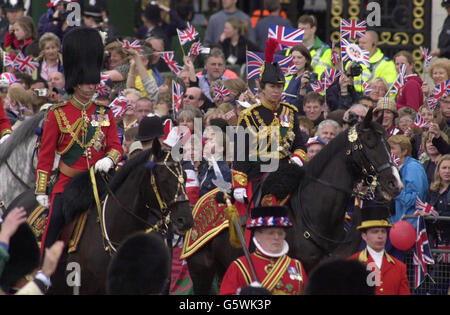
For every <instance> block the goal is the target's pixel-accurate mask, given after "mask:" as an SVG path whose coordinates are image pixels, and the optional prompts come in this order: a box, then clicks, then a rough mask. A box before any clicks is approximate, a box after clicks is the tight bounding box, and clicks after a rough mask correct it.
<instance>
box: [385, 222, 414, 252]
mask: <svg viewBox="0 0 450 315" xmlns="http://www.w3.org/2000/svg"><path fill="white" fill-rule="evenodd" d="M389 239H390V240H391V244H392V245H394V247H395V248H397V249H399V250H408V249H410V248H411V247H412V246H413V245H414V244H415V242H416V229H415V228H414V226H413V225H412V224H411V223H409V222H408V221H398V222H396V223H395V224H394V226H393V227H391V231H390V232H389Z"/></svg>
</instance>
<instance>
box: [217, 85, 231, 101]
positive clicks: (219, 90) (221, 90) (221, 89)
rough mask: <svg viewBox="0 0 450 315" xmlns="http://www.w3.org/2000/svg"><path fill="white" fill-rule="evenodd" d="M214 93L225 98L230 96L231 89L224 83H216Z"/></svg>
mask: <svg viewBox="0 0 450 315" xmlns="http://www.w3.org/2000/svg"><path fill="white" fill-rule="evenodd" d="M214 94H215V95H216V97H217V98H221V99H224V98H225V97H227V96H230V90H229V89H227V88H226V87H225V86H224V85H220V86H218V85H215V86H214Z"/></svg>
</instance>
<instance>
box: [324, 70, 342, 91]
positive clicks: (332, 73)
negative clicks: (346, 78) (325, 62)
mask: <svg viewBox="0 0 450 315" xmlns="http://www.w3.org/2000/svg"><path fill="white" fill-rule="evenodd" d="M324 74H325V76H324V77H325V89H329V88H330V86H332V85H333V83H334V81H336V79H337V78H339V77H340V76H341V71H339V70H337V69H325V72H324Z"/></svg>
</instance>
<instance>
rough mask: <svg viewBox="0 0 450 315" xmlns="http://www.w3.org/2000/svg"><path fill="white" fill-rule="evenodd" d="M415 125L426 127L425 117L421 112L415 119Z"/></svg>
mask: <svg viewBox="0 0 450 315" xmlns="http://www.w3.org/2000/svg"><path fill="white" fill-rule="evenodd" d="M414 126H416V127H417V128H424V127H426V126H427V122H426V121H425V118H423V117H422V115H420V114H419V113H418V114H417V115H416V119H414Z"/></svg>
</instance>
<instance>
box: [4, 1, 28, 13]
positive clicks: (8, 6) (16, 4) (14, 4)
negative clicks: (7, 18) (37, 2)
mask: <svg viewBox="0 0 450 315" xmlns="http://www.w3.org/2000/svg"><path fill="white" fill-rule="evenodd" d="M2 3H3V4H2V6H3V10H5V11H19V10H25V6H24V3H23V0H4V1H2Z"/></svg>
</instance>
